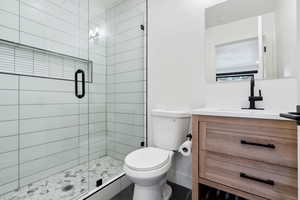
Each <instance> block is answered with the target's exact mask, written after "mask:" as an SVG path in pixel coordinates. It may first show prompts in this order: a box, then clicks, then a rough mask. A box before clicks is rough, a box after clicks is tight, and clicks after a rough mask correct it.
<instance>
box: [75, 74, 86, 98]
mask: <svg viewBox="0 0 300 200" xmlns="http://www.w3.org/2000/svg"><path fill="white" fill-rule="evenodd" d="M80 74H81V82H82V90H81V92H82V93H81V94H79V92H78V84H79V81H78V76H79V75H80ZM75 96H76V97H77V98H79V99H82V98H83V97H84V96H85V74H84V71H83V70H82V69H78V70H77V71H76V72H75Z"/></svg>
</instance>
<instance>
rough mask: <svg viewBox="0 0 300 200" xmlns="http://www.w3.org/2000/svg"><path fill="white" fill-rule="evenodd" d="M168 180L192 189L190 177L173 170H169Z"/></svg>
mask: <svg viewBox="0 0 300 200" xmlns="http://www.w3.org/2000/svg"><path fill="white" fill-rule="evenodd" d="M168 180H169V181H170V182H172V183H176V184H177V185H180V186H183V187H186V188H188V189H192V177H190V176H187V175H185V174H182V173H180V172H178V171H175V170H170V171H169V173H168Z"/></svg>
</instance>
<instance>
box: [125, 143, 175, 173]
mask: <svg viewBox="0 0 300 200" xmlns="http://www.w3.org/2000/svg"><path fill="white" fill-rule="evenodd" d="M170 159H172V157H171V154H170V151H166V150H163V149H159V148H154V147H147V148H143V149H139V150H136V151H134V152H131V153H130V154H128V155H127V156H126V158H125V165H126V167H127V168H129V169H131V170H134V171H141V172H142V171H152V170H156V169H160V168H162V167H163V166H165V165H167V164H168V163H169V161H170Z"/></svg>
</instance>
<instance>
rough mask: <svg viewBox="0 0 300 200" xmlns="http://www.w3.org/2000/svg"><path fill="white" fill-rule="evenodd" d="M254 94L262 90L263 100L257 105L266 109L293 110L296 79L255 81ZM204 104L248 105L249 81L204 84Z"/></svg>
mask: <svg viewBox="0 0 300 200" xmlns="http://www.w3.org/2000/svg"><path fill="white" fill-rule="evenodd" d="M255 88H256V90H257V91H256V94H258V89H261V90H262V95H263V97H264V100H263V102H257V107H263V108H265V109H266V110H275V111H279V112H288V111H293V110H295V106H296V104H297V94H298V91H297V82H296V79H277V80H261V81H259V80H258V81H256V85H255ZM206 93H207V95H206V97H205V105H206V106H207V107H217V108H236V109H239V108H241V107H247V106H249V101H248V96H249V93H250V83H249V81H241V82H230V83H218V84H207V85H206Z"/></svg>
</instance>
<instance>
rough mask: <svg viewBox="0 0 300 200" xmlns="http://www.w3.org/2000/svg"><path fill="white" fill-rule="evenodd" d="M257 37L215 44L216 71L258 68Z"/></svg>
mask: <svg viewBox="0 0 300 200" xmlns="http://www.w3.org/2000/svg"><path fill="white" fill-rule="evenodd" d="M258 46H259V42H258V38H253V39H247V40H242V41H238V42H233V43H228V44H223V45H218V46H216V73H217V74H220V73H240V72H246V71H254V70H258V63H259V62H258V60H259V52H258V49H259V48H258Z"/></svg>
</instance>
